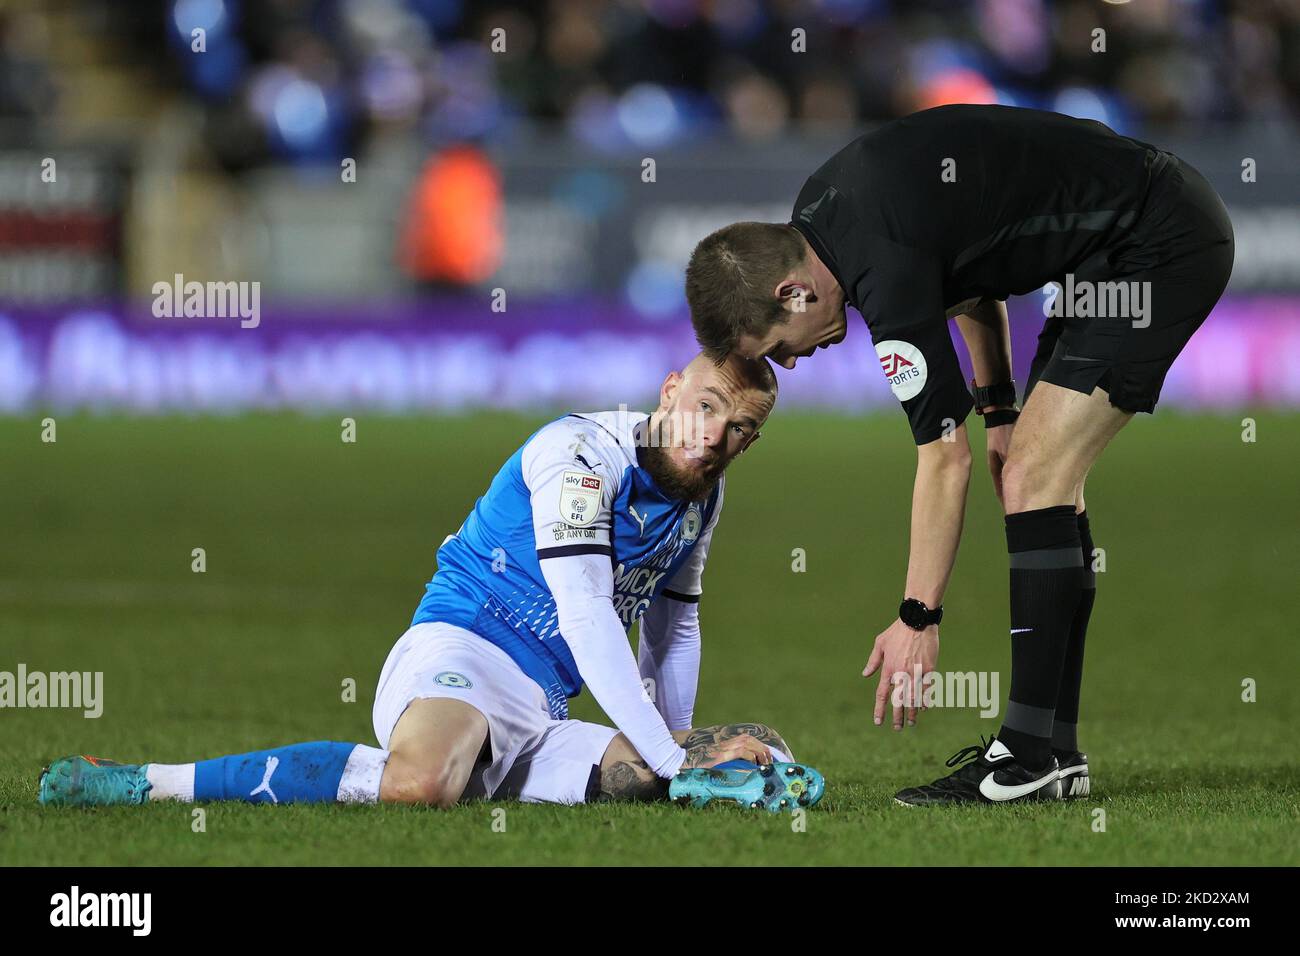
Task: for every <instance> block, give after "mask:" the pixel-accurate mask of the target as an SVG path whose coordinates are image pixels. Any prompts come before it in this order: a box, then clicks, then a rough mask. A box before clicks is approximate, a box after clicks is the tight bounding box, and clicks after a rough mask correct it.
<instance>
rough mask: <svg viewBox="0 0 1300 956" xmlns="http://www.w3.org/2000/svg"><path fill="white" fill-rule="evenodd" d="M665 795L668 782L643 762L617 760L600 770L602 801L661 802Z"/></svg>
mask: <svg viewBox="0 0 1300 956" xmlns="http://www.w3.org/2000/svg"><path fill="white" fill-rule="evenodd" d="M667 795H668V781H667V780H663V779H660V777H659V776H657V775H656V774H655V772H654V771H653V770H651V769H650V765H649V764H647V763H646V762H645V761H644V760H618V761H615V762H614V763H612V764H610V765H609V766H608V767H602V768H601V770H600V798H601V799H602V800H662V799H663V798H664V797H666V796H667Z"/></svg>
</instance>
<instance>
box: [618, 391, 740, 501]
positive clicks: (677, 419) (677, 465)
mask: <svg viewBox="0 0 1300 956" xmlns="http://www.w3.org/2000/svg"><path fill="white" fill-rule="evenodd" d="M682 404H683V403H682V402H681V400H680V399H679V400H678V401H675V402H674V403H673V406H672V408H670V409H668V411H667V413H665V414H664V415H662V416H660V417H659V419H658V421H657V422H656V423H655V424H654V425H653V426H652V427H651V428H650V429H649V430H648V434H647V441H646V443H645V444H644V445H643V446H642V447H641V448H640V449H639V451H638V457H639V458H640V461H641V467H642V468H644V469H645V470H646V471H648V472H649V473H650V477H651V478H653V479H654V482H655V484H656V485H658V486H659V489H660V490H661V491H663V493H664V494H666V495H668V496H669V497H670V498H676V499H677V500H678V501H702V500H704V499H705V498H707V497H708V496H709V495H710V494H712V492H713V487H714V485H716V484H717V483H718V479H719V478H720V477H722V472H723V471H724V470H726V467H727V461H728V458H727V457H726V456H725V453H722V452H719V451H718V449H716V448H710V447H708V444H707V442H706V441H705V439H704V438H703V436H702V430H703V426H702V425H701V423H700V421H699V416H696V415H691V414H684V413H683V411H682Z"/></svg>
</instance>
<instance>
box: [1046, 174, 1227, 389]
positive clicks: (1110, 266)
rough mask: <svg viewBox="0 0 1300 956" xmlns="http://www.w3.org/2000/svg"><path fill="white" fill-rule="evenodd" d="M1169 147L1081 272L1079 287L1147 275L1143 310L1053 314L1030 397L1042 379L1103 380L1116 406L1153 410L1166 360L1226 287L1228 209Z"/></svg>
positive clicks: (1073, 385)
mask: <svg viewBox="0 0 1300 956" xmlns="http://www.w3.org/2000/svg"><path fill="white" fill-rule="evenodd" d="M1163 156H1165V157H1167V164H1166V165H1165V167H1164V169H1163V170H1161V171H1160V172H1158V173H1157V174H1156V176H1155V178H1154V179H1153V180H1152V183H1151V187H1150V189H1149V191H1148V192H1147V198H1146V202H1145V204H1144V205H1143V207H1142V211H1141V213H1140V214H1139V216H1138V219H1137V222H1135V223H1134V225H1133V227H1132V228H1131V229H1130V230H1129V231H1128V232H1127V233H1126V234H1125V235H1124V236H1123V237H1122V238H1121V239H1120V241H1119V242H1118V243H1116V244H1114V245H1113V246H1111V247H1110V248H1109V249H1106V250H1103V251H1102V252H1100V253H1098V254H1097V255H1094V256H1093V257H1091V258H1090V259H1088V260H1087V261H1086V262H1084V263H1083V264H1081V265H1080V266H1079V267H1078V268H1077V269H1076V271H1075V273H1074V282H1075V285H1076V287H1077V286H1078V283H1079V282H1083V281H1086V282H1091V283H1105V282H1123V283H1135V282H1140V283H1149V285H1147V286H1145V287H1143V288H1144V289H1145V290H1146V291H1147V292H1148V293H1149V295H1148V297H1147V299H1146V314H1145V315H1144V316H1142V317H1141V318H1140V319H1134V318H1133V317H1132V315H1125V316H1119V317H1115V316H1110V317H1080V316H1071V315H1069V314H1068V313H1067V314H1065V315H1061V316H1056V315H1052V316H1049V317H1048V319H1047V322H1046V324H1045V325H1044V326H1043V331H1042V332H1041V333H1040V334H1039V336H1038V351H1037V353H1036V354H1035V356H1034V361H1033V365H1032V366H1031V367H1030V372H1029V380H1028V384H1027V386H1026V388H1025V397H1026V398H1028V396H1029V392H1030V391H1031V390H1032V389H1033V387H1034V385H1035V384H1036V383H1037V382H1038V381H1039V380H1040V379H1041V380H1042V381H1045V382H1051V383H1053V384H1054V385H1060V386H1062V387H1063V388H1069V389H1073V390H1074V391H1076V392H1083V393H1084V394H1091V393H1092V390H1093V389H1094V388H1096V387H1097V386H1098V385H1100V386H1101V387H1102V388H1103V389H1105V390H1106V392H1107V393H1108V394H1109V395H1110V403H1111V404H1112V405H1114V406H1115V407H1117V408H1121V409H1124V410H1125V411H1129V412H1151V411H1153V410H1154V409H1155V407H1156V402H1157V400H1159V398H1160V388H1161V386H1162V385H1164V381H1165V376H1166V375H1167V374H1168V373H1169V367H1170V366H1171V365H1173V363H1174V359H1176V358H1177V357H1178V354H1179V353H1180V352H1181V351H1182V350H1183V347H1184V346H1185V345H1186V344H1187V342H1188V340H1189V339H1190V338H1191V337H1192V334H1193V333H1194V332H1195V331H1196V330H1197V329H1198V328H1200V326H1201V323H1202V322H1204V321H1205V317H1206V316H1207V315H1209V314H1210V310H1211V309H1212V308H1213V307H1214V304H1215V303H1216V302H1217V301H1218V300H1219V296H1220V295H1221V294H1222V293H1223V289H1224V287H1225V286H1226V285H1227V284H1228V276H1229V275H1230V274H1231V273H1232V256H1233V236H1232V223H1231V222H1229V221H1228V213H1227V210H1225V209H1224V208H1223V201H1222V200H1221V199H1220V198H1219V196H1218V194H1217V193H1216V192H1215V191H1214V188H1213V187H1212V186H1211V185H1210V184H1209V183H1208V182H1206V181H1205V177H1203V176H1202V175H1201V174H1200V173H1198V172H1197V171H1196V170H1195V169H1193V168H1192V167H1191V166H1190V165H1188V164H1187V163H1185V162H1183V161H1182V160H1180V159H1179V158H1178V157H1177V156H1174V155H1173V154H1172V153H1164V154H1163ZM1057 281H1060V282H1062V283H1063V282H1064V279H1060V280H1057ZM1130 288H1132V287H1130ZM1062 294H1063V293H1062ZM1063 311H1064V310H1063Z"/></svg>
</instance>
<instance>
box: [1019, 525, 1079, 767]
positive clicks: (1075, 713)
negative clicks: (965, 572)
mask: <svg viewBox="0 0 1300 956" xmlns="http://www.w3.org/2000/svg"><path fill="white" fill-rule="evenodd" d="M1079 543H1080V545H1081V550H1082V551H1083V591H1082V592H1081V593H1080V595H1079V607H1078V609H1077V610H1076V611H1075V612H1074V623H1073V624H1072V625H1071V626H1070V643H1069V645H1068V646H1067V647H1066V650H1065V668H1064V669H1063V670H1062V671H1061V690H1060V692H1059V693H1058V694H1057V698H1056V720H1055V722H1054V723H1053V725H1052V749H1053V750H1055V751H1058V752H1059V754H1072V753H1074V752H1075V751H1077V750H1078V749H1079V735H1078V725H1079V687H1080V685H1081V684H1082V683H1083V643H1084V639H1085V638H1087V636H1088V619H1089V618H1090V617H1091V616H1092V605H1093V602H1094V601H1095V600H1096V599H1097V574H1096V572H1095V571H1093V569H1092V528H1091V527H1090V525H1089V524H1088V512H1086V511H1085V512H1083V513H1082V514H1080V515H1079ZM1008 746H1010V744H1008ZM1059 754H1058V755H1059Z"/></svg>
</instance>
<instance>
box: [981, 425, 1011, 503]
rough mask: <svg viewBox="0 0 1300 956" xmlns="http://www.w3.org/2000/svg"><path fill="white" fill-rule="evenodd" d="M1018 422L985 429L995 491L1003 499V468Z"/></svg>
mask: <svg viewBox="0 0 1300 956" xmlns="http://www.w3.org/2000/svg"><path fill="white" fill-rule="evenodd" d="M1015 427H1016V424H1015V422H1012V423H1011V424H1010V425H998V426H997V427H995V428H986V429H984V445H985V447H986V448H987V449H988V456H989V473H990V474H991V475H992V476H993V493H994V494H995V495H997V496H998V501H1001V500H1002V468H1003V466H1005V465H1006V463H1007V452H1008V451H1009V450H1010V449H1011V432H1012V430H1013V429H1015Z"/></svg>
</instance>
